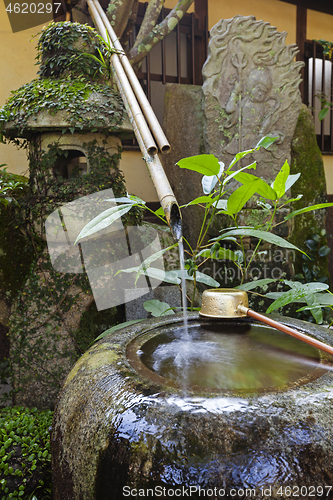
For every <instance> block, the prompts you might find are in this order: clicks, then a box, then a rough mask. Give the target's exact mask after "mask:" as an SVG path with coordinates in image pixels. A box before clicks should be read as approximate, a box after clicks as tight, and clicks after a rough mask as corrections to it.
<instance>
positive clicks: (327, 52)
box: [314, 38, 333, 59]
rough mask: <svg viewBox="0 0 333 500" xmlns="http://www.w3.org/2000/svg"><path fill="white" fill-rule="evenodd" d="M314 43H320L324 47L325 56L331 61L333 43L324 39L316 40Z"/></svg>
mask: <svg viewBox="0 0 333 500" xmlns="http://www.w3.org/2000/svg"><path fill="white" fill-rule="evenodd" d="M314 41H315V42H318V43H320V45H321V46H322V47H323V54H324V56H328V57H329V58H330V59H331V57H332V54H333V42H329V41H327V40H324V39H322V38H321V39H320V40H314Z"/></svg>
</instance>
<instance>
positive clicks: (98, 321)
mask: <svg viewBox="0 0 333 500" xmlns="http://www.w3.org/2000/svg"><path fill="white" fill-rule="evenodd" d="M123 321H124V315H123V312H122V311H121V309H120V308H117V307H112V308H111V309H106V310H104V311H98V310H97V307H96V304H95V302H93V304H92V305H91V306H90V307H89V309H88V310H87V311H85V312H84V313H83V314H82V317H81V321H80V326H79V328H78V330H77V332H76V333H75V334H74V337H75V340H76V343H77V345H78V346H79V347H80V348H81V349H82V350H83V351H85V350H86V349H88V347H89V346H90V345H91V344H92V343H93V342H94V340H95V338H96V337H97V336H98V335H100V334H101V333H102V332H104V331H106V330H107V329H108V328H111V327H112V326H115V325H118V324H119V323H122V322H123Z"/></svg>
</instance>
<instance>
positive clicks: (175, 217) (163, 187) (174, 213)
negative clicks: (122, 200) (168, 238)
mask: <svg viewBox="0 0 333 500" xmlns="http://www.w3.org/2000/svg"><path fill="white" fill-rule="evenodd" d="M87 3H88V6H89V10H90V13H91V17H92V19H93V20H94V22H95V23H96V25H97V28H98V30H99V32H100V34H101V36H102V38H103V39H104V40H105V41H107V31H106V26H105V25H104V22H103V20H102V18H101V16H100V15H99V10H98V9H97V7H96V4H97V3H98V2H97V1H96V0H95V1H94V0H87ZM105 17H106V16H105ZM110 27H111V26H110ZM112 31H113V30H112ZM111 41H112V40H111ZM118 43H119V42H118ZM119 45H120V44H119ZM120 47H121V46H120ZM117 50H118V49H117ZM126 60H127V58H126ZM111 64H112V68H113V70H114V77H115V80H116V84H117V86H118V89H119V92H120V94H121V97H122V99H123V102H124V105H125V108H126V111H127V114H128V116H129V119H130V121H131V123H132V125H133V129H134V133H135V136H136V139H137V141H138V144H139V147H140V149H141V152H142V154H143V159H144V160H145V162H146V165H147V168H148V170H149V173H150V175H151V178H152V181H153V184H154V187H155V189H156V192H157V195H158V198H159V200H160V203H161V206H162V208H163V210H164V213H165V216H166V219H167V222H168V224H169V226H170V229H171V232H172V235H173V237H174V238H175V239H176V240H177V241H178V240H179V239H180V238H181V235H182V234H181V213H180V210H179V206H178V203H177V200H176V198H175V196H174V194H173V191H172V188H171V186H170V183H169V180H168V178H167V176H166V174H165V172H164V169H163V166H162V164H161V162H160V159H159V157H158V155H157V154H156V153H157V147H156V144H155V142H154V140H153V138H152V136H151V133H150V131H149V128H148V126H147V123H146V121H145V118H144V116H143V115H142V112H141V109H140V107H139V104H138V102H137V100H136V97H135V95H134V92H133V90H132V87H131V85H130V84H129V82H128V79H127V76H126V73H125V71H124V68H123V66H122V64H121V61H120V58H119V57H118V54H113V55H112V58H111ZM136 81H137V85H139V86H140V88H141V85H140V83H139V82H138V80H136ZM155 120H156V121H157V119H156V117H155ZM157 123H158V122H157ZM158 126H159V124H158ZM159 127H160V126H159ZM164 147H165V146H164Z"/></svg>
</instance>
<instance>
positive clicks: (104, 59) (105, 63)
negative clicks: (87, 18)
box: [81, 32, 124, 80]
mask: <svg viewBox="0 0 333 500" xmlns="http://www.w3.org/2000/svg"><path fill="white" fill-rule="evenodd" d="M106 36H107V41H105V40H104V39H103V38H102V37H101V36H100V35H97V37H98V38H99V39H100V42H101V44H102V46H103V48H104V51H103V52H102V50H100V49H99V48H98V47H97V52H98V57H97V56H96V55H95V54H88V53H86V52H83V53H82V54H81V57H82V56H85V57H89V58H90V59H93V60H94V61H95V62H97V64H99V72H100V73H101V75H107V78H108V79H109V80H111V79H112V67H111V56H112V55H113V54H124V53H123V52H119V51H118V50H116V49H115V48H114V47H113V45H112V43H111V40H110V37H109V33H108V32H106ZM96 73H97V72H96ZM95 75H96V74H95ZM95 75H94V76H95Z"/></svg>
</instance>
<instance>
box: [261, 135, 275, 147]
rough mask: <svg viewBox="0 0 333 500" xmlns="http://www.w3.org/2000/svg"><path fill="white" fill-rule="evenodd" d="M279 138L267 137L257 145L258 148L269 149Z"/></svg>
mask: <svg viewBox="0 0 333 500" xmlns="http://www.w3.org/2000/svg"><path fill="white" fill-rule="evenodd" d="M276 139H277V137H271V136H270V135H266V136H265V137H263V138H262V139H260V141H259V142H258V143H257V145H256V148H260V147H263V148H265V149H267V148H269V146H271V145H272V144H273V142H275V141H276Z"/></svg>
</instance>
